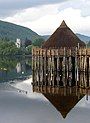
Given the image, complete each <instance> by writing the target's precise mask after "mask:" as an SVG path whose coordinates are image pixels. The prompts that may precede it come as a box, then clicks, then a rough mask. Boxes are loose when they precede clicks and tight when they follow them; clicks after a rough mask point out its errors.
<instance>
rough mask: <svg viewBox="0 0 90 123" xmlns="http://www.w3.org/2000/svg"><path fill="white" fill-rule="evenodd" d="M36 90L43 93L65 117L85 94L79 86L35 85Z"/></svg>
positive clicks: (34, 89)
mask: <svg viewBox="0 0 90 123" xmlns="http://www.w3.org/2000/svg"><path fill="white" fill-rule="evenodd" d="M33 91H34V92H39V93H42V94H43V95H44V96H45V97H46V98H47V99H48V100H49V101H50V102H51V103H52V104H53V105H54V106H55V107H56V109H57V110H58V111H59V112H60V113H61V114H62V116H63V118H65V117H66V115H67V114H68V113H69V112H70V110H71V109H72V108H73V107H74V106H75V105H76V104H77V103H78V102H79V101H80V100H81V99H82V98H83V96H84V95H85V94H84V93H82V91H81V90H80V89H79V88H78V87H76V86H75V87H51V86H33Z"/></svg>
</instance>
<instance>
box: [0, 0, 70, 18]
mask: <svg viewBox="0 0 90 123" xmlns="http://www.w3.org/2000/svg"><path fill="white" fill-rule="evenodd" d="M67 1H68V0H67ZM61 2H66V0H0V17H6V16H9V15H13V14H15V13H18V11H20V10H23V9H27V8H31V7H36V6H41V5H48V4H56V3H61Z"/></svg>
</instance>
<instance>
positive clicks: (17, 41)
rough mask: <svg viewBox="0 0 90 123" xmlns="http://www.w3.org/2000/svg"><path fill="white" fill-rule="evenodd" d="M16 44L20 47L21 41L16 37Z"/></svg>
mask: <svg viewBox="0 0 90 123" xmlns="http://www.w3.org/2000/svg"><path fill="white" fill-rule="evenodd" d="M15 44H16V46H17V47H18V48H20V47H21V45H22V42H21V40H20V39H18V38H17V39H16V43H15Z"/></svg>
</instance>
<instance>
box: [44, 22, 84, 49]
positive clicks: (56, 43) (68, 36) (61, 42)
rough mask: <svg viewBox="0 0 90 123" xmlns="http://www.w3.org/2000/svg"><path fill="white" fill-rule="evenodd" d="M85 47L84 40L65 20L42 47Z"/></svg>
mask: <svg viewBox="0 0 90 123" xmlns="http://www.w3.org/2000/svg"><path fill="white" fill-rule="evenodd" d="M78 43H79V46H80V47H84V46H85V43H84V42H82V41H81V40H80V39H79V38H78V37H77V36H76V35H75V34H74V33H73V32H72V30H71V29H70V28H69V27H68V26H67V25H66V23H65V21H63V22H62V23H61V25H60V27H58V28H57V29H56V31H55V32H54V33H53V34H52V35H51V37H50V38H49V39H48V40H47V41H46V42H45V43H44V44H43V45H42V48H60V47H76V46H78Z"/></svg>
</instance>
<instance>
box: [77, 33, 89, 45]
mask: <svg viewBox="0 0 90 123" xmlns="http://www.w3.org/2000/svg"><path fill="white" fill-rule="evenodd" d="M76 35H77V36H78V37H79V38H80V39H81V40H82V41H84V42H85V43H86V42H89V41H90V37H89V36H86V35H81V34H78V33H76Z"/></svg>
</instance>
